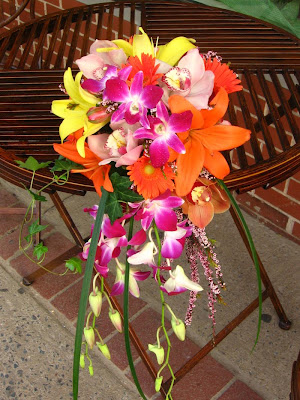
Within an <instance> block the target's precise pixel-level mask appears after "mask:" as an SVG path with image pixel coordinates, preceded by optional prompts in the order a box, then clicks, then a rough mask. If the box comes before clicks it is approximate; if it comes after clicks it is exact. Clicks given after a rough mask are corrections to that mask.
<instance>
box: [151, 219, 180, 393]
mask: <svg viewBox="0 0 300 400" xmlns="http://www.w3.org/2000/svg"><path fill="white" fill-rule="evenodd" d="M153 229H154V233H155V237H156V241H157V246H158V261H157V265H158V267H159V266H160V265H161V240H160V237H159V233H158V229H157V226H156V224H155V222H153ZM156 277H157V281H158V284H159V287H160V286H161V285H162V282H161V279H160V273H159V269H158V270H157V273H156ZM160 300H161V325H162V329H163V331H164V335H165V338H166V342H167V354H166V359H165V362H164V363H163V365H162V366H161V367H160V369H159V371H158V373H157V376H159V375H160V373H161V371H162V370H163V369H164V368H165V367H166V366H168V368H169V370H170V373H171V376H172V381H171V385H170V387H169V390H168V392H167V395H166V400H167V399H170V396H171V391H172V387H173V385H174V382H175V379H176V378H175V375H174V372H173V370H172V367H171V365H170V363H169V358H170V351H171V342H170V339H169V336H168V332H167V329H166V326H165V306H166V302H165V298H164V294H163V292H162V290H160Z"/></svg>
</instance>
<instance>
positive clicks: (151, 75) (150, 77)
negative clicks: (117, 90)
mask: <svg viewBox="0 0 300 400" xmlns="http://www.w3.org/2000/svg"><path fill="white" fill-rule="evenodd" d="M128 63H129V65H131V66H132V70H131V72H130V75H129V77H128V80H129V81H131V80H132V79H133V78H134V76H135V75H136V73H137V72H139V71H143V73H144V86H147V85H157V80H158V79H159V78H161V77H162V76H163V74H157V73H156V71H157V69H158V67H159V64H157V65H155V58H154V57H153V56H152V55H150V54H144V53H142V55H141V60H140V59H139V57H137V56H135V57H129V59H128ZM127 66H128V64H127Z"/></svg>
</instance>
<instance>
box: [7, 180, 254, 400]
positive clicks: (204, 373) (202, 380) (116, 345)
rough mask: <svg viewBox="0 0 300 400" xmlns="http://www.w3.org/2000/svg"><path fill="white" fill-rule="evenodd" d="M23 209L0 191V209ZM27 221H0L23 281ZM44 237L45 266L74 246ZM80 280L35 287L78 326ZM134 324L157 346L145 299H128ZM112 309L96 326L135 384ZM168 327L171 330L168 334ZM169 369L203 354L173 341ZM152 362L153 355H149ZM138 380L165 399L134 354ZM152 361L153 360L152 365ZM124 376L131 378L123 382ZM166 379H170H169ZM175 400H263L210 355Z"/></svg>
mask: <svg viewBox="0 0 300 400" xmlns="http://www.w3.org/2000/svg"><path fill="white" fill-rule="evenodd" d="M1 207H12V208H13V207H20V202H19V200H18V199H17V197H16V196H15V195H14V194H12V193H10V192H8V191H7V190H6V189H4V188H1V187H0V208H1ZM22 219H23V217H22V216H21V215H13V214H11V215H0V261H1V259H3V260H5V261H6V262H8V263H9V265H10V267H11V268H13V269H15V270H16V271H17V273H18V274H19V275H20V276H21V277H23V276H24V275H26V274H28V273H32V272H34V271H35V270H36V266H35V265H34V264H32V263H31V262H30V261H29V260H28V259H27V258H26V257H25V256H24V255H23V254H21V252H20V251H19V249H18V237H19V224H20V222H21V221H22ZM43 235H44V242H45V245H47V246H48V247H49V254H48V256H47V261H50V260H51V259H53V258H54V257H56V256H58V255H59V254H61V253H63V252H64V251H66V250H68V249H69V248H70V247H71V246H72V243H71V242H70V241H69V240H68V239H67V238H66V237H64V236H63V235H62V234H61V233H59V232H57V231H56V230H55V229H54V228H53V227H52V226H51V225H49V226H48V228H47V230H46V232H45V233H43ZM63 270H64V267H63V265H61V266H59V267H57V268H56V269H55V270H54V272H56V273H62V272H63ZM81 285H82V276H80V275H67V276H64V277H60V278H58V277H57V275H52V274H49V273H47V274H45V275H43V276H42V277H40V278H39V279H37V280H36V281H35V282H34V283H33V285H32V287H33V288H34V289H35V290H36V291H37V292H38V293H39V294H40V295H41V296H42V297H43V298H44V299H45V300H46V301H47V304H48V306H49V308H52V309H53V307H55V309H56V310H57V311H59V312H60V313H61V314H62V315H63V316H64V318H66V319H67V320H68V321H70V322H72V324H73V325H74V326H75V325H76V316H77V311H78V305H79V297H80V289H81ZM130 303H131V314H130V318H131V323H132V325H133V327H134V329H135V330H136V332H137V334H138V335H139V337H140V339H141V341H142V344H143V345H144V346H147V345H148V343H152V342H153V338H154V337H155V334H156V325H157V323H156V321H157V320H158V319H159V315H158V313H157V312H156V311H154V310H152V309H151V307H150V306H149V304H146V303H145V302H144V301H143V300H141V299H133V298H132V297H131V298H130ZM107 309H108V306H107V304H106V302H104V305H103V309H102V314H101V316H102V315H103V317H102V318H101V320H100V321H99V323H98V325H97V326H98V328H99V330H100V332H101V334H102V335H103V338H104V339H105V342H106V343H107V344H108V346H109V348H110V351H111V355H112V362H113V363H114V364H115V365H116V366H117V367H118V368H119V369H120V370H121V371H123V373H124V379H127V378H128V379H131V376H130V371H129V368H128V363H127V359H126V353H125V347H124V343H123V336H122V335H120V334H119V333H118V332H117V331H115V330H113V327H112V325H111V324H110V322H109V319H108V317H107ZM169 328H170V324H169V325H168V329H169ZM172 343H173V347H172V352H171V365H172V366H173V368H174V370H175V371H176V370H177V369H178V368H179V366H180V365H181V364H182V363H183V362H185V361H187V360H189V359H190V358H191V357H192V356H193V355H194V354H195V353H196V352H197V351H198V350H199V349H200V348H199V347H198V345H196V344H195V343H194V342H193V341H192V340H190V339H189V338H187V339H186V340H185V342H184V343H182V342H179V340H177V338H176V337H174V334H173V335H172ZM151 357H152V355H151ZM133 358H134V360H135V365H136V369H137V371H138V377H139V380H140V382H141V386H142V388H143V390H144V392H145V394H146V396H147V397H148V398H149V399H161V398H162V396H161V395H160V394H159V393H158V394H157V393H155V390H154V385H153V381H152V379H151V377H150V375H149V373H148V372H147V370H146V368H145V367H144V365H143V364H142V362H141V360H140V359H139V357H138V354H137V352H136V351H135V349H133ZM153 361H154V359H153ZM125 376H126V377H127V378H125ZM165 378H168V376H167V374H166V376H165ZM173 398H174V400H185V399H186V400H190V399H195V400H196V399H197V400H217V399H220V400H260V399H262V397H260V396H259V395H258V394H257V393H256V392H254V391H253V390H252V389H251V388H250V387H248V386H247V385H246V384H245V383H243V382H241V381H240V380H238V379H237V378H236V377H235V376H234V375H233V374H232V373H231V372H230V371H229V370H227V369H226V368H225V367H224V366H223V365H221V364H220V363H219V362H217V361H216V360H215V359H214V358H213V357H211V356H210V355H208V356H206V357H205V358H204V359H203V360H201V361H200V362H199V364H198V365H197V366H196V367H194V368H193V369H192V370H191V371H190V372H189V373H188V374H187V375H186V376H185V377H184V378H183V379H182V380H181V381H179V382H178V384H176V385H175V387H174V389H173Z"/></svg>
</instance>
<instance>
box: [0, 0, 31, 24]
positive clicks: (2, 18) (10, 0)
mask: <svg viewBox="0 0 300 400" xmlns="http://www.w3.org/2000/svg"><path fill="white" fill-rule="evenodd" d="M18 3H19V4H18ZM27 5H30V18H31V19H33V18H35V11H34V9H35V7H34V6H35V0H22V1H21V2H17V1H16V0H0V29H1V28H3V27H4V26H6V25H8V24H9V23H10V22H12V21H14V20H15V19H16V18H17V17H18V16H19V15H20V14H21V13H22V12H23V11H24V9H25V7H26V6H27Z"/></svg>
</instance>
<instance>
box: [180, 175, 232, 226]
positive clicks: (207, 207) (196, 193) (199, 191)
mask: <svg viewBox="0 0 300 400" xmlns="http://www.w3.org/2000/svg"><path fill="white" fill-rule="evenodd" d="M184 200H185V203H184V204H183V205H182V210H183V212H184V213H185V214H187V215H188V217H189V219H190V221H192V223H193V224H194V225H196V226H198V227H199V228H201V229H203V228H205V227H206V226H207V225H208V224H209V223H210V222H211V220H212V219H213V216H214V214H221V213H223V212H225V211H227V210H228V209H229V207H230V201H229V199H228V197H227V195H226V193H225V192H224V190H222V189H221V188H220V187H219V186H218V185H217V184H216V183H215V182H213V181H210V180H208V179H204V178H198V179H197V181H196V182H195V183H194V185H193V188H192V190H191V192H190V193H189V194H188V195H187V196H185V197H184Z"/></svg>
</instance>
